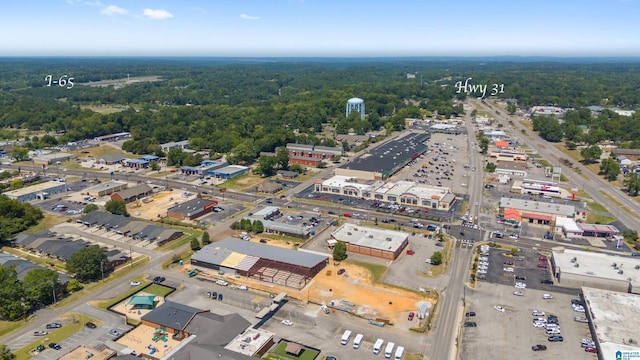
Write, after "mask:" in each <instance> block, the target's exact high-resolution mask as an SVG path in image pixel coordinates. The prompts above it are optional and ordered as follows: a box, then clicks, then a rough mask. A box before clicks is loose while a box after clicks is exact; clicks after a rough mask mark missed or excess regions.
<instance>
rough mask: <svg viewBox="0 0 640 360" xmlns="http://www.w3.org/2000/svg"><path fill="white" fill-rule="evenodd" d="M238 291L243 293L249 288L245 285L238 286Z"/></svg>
mask: <svg viewBox="0 0 640 360" xmlns="http://www.w3.org/2000/svg"><path fill="white" fill-rule="evenodd" d="M238 290H244V291H247V290H249V288H247V285H239V286H238Z"/></svg>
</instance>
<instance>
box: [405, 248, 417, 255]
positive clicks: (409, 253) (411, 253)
mask: <svg viewBox="0 0 640 360" xmlns="http://www.w3.org/2000/svg"><path fill="white" fill-rule="evenodd" d="M415 253H416V252H415V251H413V250H411V249H409V250H407V255H413V254H415Z"/></svg>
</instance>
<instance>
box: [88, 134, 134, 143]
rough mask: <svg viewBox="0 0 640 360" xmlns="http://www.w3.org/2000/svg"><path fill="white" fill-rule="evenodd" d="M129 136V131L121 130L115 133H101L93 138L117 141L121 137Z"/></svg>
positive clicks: (126, 137)
mask: <svg viewBox="0 0 640 360" xmlns="http://www.w3.org/2000/svg"><path fill="white" fill-rule="evenodd" d="M130 137H131V133H129V132H121V133H117V134H110V135H103V136H98V137H95V138H93V140H95V141H100V142H102V141H118V140H121V139H128V138H130Z"/></svg>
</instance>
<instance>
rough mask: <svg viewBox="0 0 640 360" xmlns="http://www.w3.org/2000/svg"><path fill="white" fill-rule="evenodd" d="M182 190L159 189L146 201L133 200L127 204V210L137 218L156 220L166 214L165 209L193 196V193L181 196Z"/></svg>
mask: <svg viewBox="0 0 640 360" xmlns="http://www.w3.org/2000/svg"><path fill="white" fill-rule="evenodd" d="M184 193H185V192H184V191H182V190H171V191H161V192H159V193H156V194H153V196H149V197H147V200H146V201H149V202H146V203H145V202H144V201H134V202H132V203H130V204H127V211H128V212H129V213H130V214H132V215H134V216H135V217H137V218H140V219H145V220H158V219H159V218H164V217H166V216H167V210H168V209H169V208H171V207H173V206H176V205H178V204H182V203H184V202H186V201H189V200H191V199H193V198H195V194H193V195H189V196H186V197H185V196H183V194H184Z"/></svg>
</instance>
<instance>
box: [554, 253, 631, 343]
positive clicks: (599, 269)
mask: <svg viewBox="0 0 640 360" xmlns="http://www.w3.org/2000/svg"><path fill="white" fill-rule="evenodd" d="M552 252H553V260H554V262H555V264H556V266H557V267H558V268H559V271H560V272H562V273H565V274H574V275H581V276H590V277H594V278H600V279H610V280H616V281H628V282H630V283H631V284H632V285H633V287H634V288H636V286H639V285H640V270H635V266H636V265H638V266H640V259H637V258H633V257H620V256H613V255H609V254H603V253H596V252H592V251H581V250H573V249H565V248H563V247H557V248H553V250H552ZM573 258H576V261H575V262H571V261H572V259H573ZM613 263H616V265H617V269H616V268H614V267H613V266H612V265H613ZM576 264H578V266H577V267H576V266H575V265H576ZM620 270H622V271H623V273H622V274H620ZM638 340H639V341H640V336H639V337H638Z"/></svg>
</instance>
